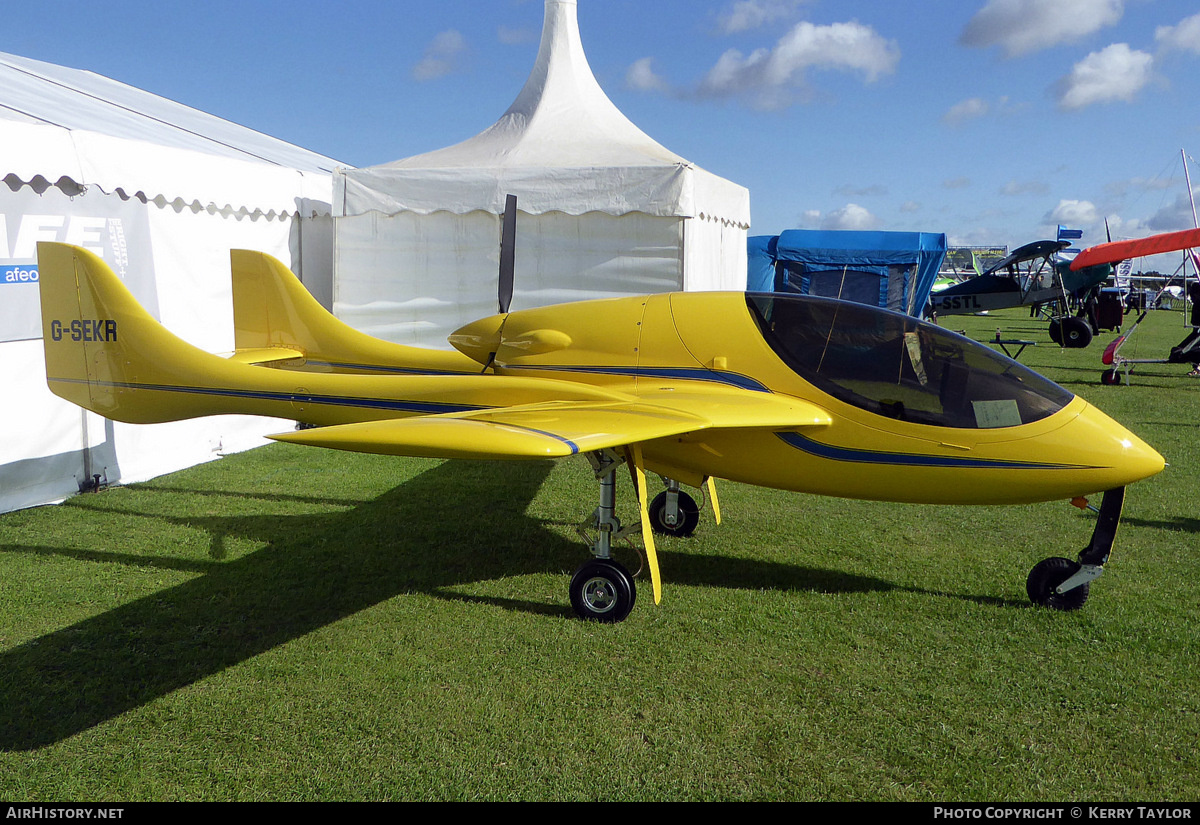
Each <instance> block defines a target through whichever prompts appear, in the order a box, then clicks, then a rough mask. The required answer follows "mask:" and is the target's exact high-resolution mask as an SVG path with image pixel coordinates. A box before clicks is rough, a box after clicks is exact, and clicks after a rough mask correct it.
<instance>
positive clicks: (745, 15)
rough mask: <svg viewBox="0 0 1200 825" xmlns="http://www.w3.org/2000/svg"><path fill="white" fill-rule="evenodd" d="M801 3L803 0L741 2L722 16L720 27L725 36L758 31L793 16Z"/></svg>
mask: <svg viewBox="0 0 1200 825" xmlns="http://www.w3.org/2000/svg"><path fill="white" fill-rule="evenodd" d="M801 2H802V0H739V2H737V3H734V4H733V7H732V8H731V9H730V10H729V11H727V12H725V13H724V14H722V15H721V16H720V21H719V26H720V29H721V32H722V33H724V34H737V33H738V32H744V31H749V30H750V29H757V28H760V27H762V26H766V25H769V24H771V23H777V22H779V21H780V20H785V19H787V18H788V17H790V16H792V14H794V13H795V11H796V8H797V7H798V6H800V4H801Z"/></svg>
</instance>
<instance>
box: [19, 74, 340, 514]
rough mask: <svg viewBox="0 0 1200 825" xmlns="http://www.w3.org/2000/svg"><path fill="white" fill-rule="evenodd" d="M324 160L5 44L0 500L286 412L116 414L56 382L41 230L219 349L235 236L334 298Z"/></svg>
mask: <svg viewBox="0 0 1200 825" xmlns="http://www.w3.org/2000/svg"><path fill="white" fill-rule="evenodd" d="M336 165H337V164H336V162H335V161H332V160H330V159H328V158H324V157H321V156H319V155H315V154H313V153H311V152H307V151H305V150H303V149H299V148H297V147H295V146H292V145H290V144H287V143H284V142H282V141H279V140H275V139H274V138H270V137H267V136H266V135H263V134H260V133H258V132H254V131H252V130H250V129H246V128H243V127H241V126H237V125H235V124H232V123H229V122H227V121H224V120H221V119H219V118H216V117H213V116H211V115H207V114H204V113H203V112H199V111H196V110H194V109H189V108H188V107H186V106H182V105H180V104H177V103H173V102H171V101H168V100H164V99H163V98H160V97H157V96H155V95H152V94H150V93H147V92H144V91H141V90H138V89H134V88H132V87H129V86H126V85H123V84H121V83H117V82H115V81H113V80H109V79H108V78H104V77H101V76H99V75H96V74H93V73H91V72H86V71H80V70H76V69H69V68H64V67H61V66H55V65H51V64H47V63H43V62H39V61H34V60H28V59H25V58H21V57H15V56H12V55H6V54H0V167H2V168H0V180H2V182H3V185H0V386H2V387H4V391H5V396H6V401H5V403H4V404H3V405H2V406H0V432H3V436H0V512H2V511H7V510H13V509H16V508H19V507H25V506H30V505H34V504H40V503H45V502H48V501H53V500H57V499H61V498H63V497H65V496H67V495H69V494H72V493H75V492H77V491H78V490H79V489H80V488H81V486H83V485H86V484H87V482H88V481H90V480H92V479H93V478H94V477H96V476H99V478H100V481H101V483H104V482H108V483H115V482H118V481H126V482H128V481H136V480H140V479H146V478H150V477H153V476H155V475H159V474H161V473H164V472H170V471H173V470H176V469H180V468H182V467H186V466H190V465H192V464H195V463H198V462H200V461H205V460H208V459H211V458H215V457H216V456H218V455H219V454H221V453H224V452H230V451H234V450H238V449H245V448H247V447H250V446H254V445H256V444H259V443H262V440H261V436H262V435H263V434H265V433H268V432H274V431H278V430H280V429H281V428H283V427H286V426H287V425H286V424H285V423H281V422H278V421H266V420H264V419H254V418H249V417H240V416H219V417H214V418H207V419H198V420H195V421H182V422H177V423H171V424H157V425H149V426H128V425H123V424H119V423H114V422H111V421H107V420H105V419H103V418H101V417H99V416H96V415H94V414H92V413H86V412H84V411H82V410H80V409H79V408H78V407H76V406H74V405H73V404H70V403H68V402H66V401H62V400H61V399H59V398H57V397H56V396H54V395H52V394H51V393H50V391H49V390H48V389H47V387H46V378H45V367H44V360H43V352H42V342H41V317H40V309H39V302H38V285H37V282H36V281H37V255H36V244H37V242H38V241H43V240H49V241H64V242H68V243H75V244H79V245H81V246H85V247H88V248H90V249H92V250H93V251H94V252H96V253H98V254H100V255H101V257H103V258H104V259H105V260H106V261H107V262H108V263H109V264H110V265H111V266H112V267H113V268H114V270H115V271H116V272H117V273H118V274H119V275H120V276H121V277H122V278H123V279H124V280H125V283H126V284H127V285H128V286H129V287H130V288H131V289H132V290H133V292H134V294H135V295H137V297H138V299H139V300H140V301H142V303H143V304H145V305H146V307H147V308H148V309H149V310H150V311H151V312H152V313H154V314H155V315H156V316H157V317H158V318H159V319H160V320H161V321H162V322H163V323H164V324H165V325H166V326H167V327H168V328H169V329H171V330H172V331H173V332H175V333H176V334H177V335H179V336H180V337H182V338H184V339H185V340H187V341H189V342H190V343H192V344H195V345H196V346H199V347H201V348H203V349H207V350H210V351H214V352H220V351H227V350H231V349H233V318H232V309H231V301H232V296H231V286H230V279H229V250H230V249H231V248H238V247H245V248H252V249H258V250H261V251H264V252H267V253H270V254H272V255H275V256H276V257H278V258H280V259H281V260H283V261H285V262H287V263H288V264H289V265H290V266H291V267H292V269H293V270H294V271H295V272H297V274H299V275H300V276H301V277H302V278H303V279H304V280H305V281H306V283H308V284H309V287H310V289H312V290H313V292H314V294H316V295H317V296H318V298H321V297H324V298H325V300H326V302H327V303H328V302H329V300H330V293H331V290H332V218H331V216H330V199H331V193H332V182H331V172H332V170H333V169H334V168H335V166H336ZM322 291H323V292H324V295H322Z"/></svg>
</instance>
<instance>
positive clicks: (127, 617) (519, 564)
mask: <svg viewBox="0 0 1200 825" xmlns="http://www.w3.org/2000/svg"><path fill="white" fill-rule="evenodd" d="M551 466H552V465H551V464H550V463H549V462H531V463H505V464H503V465H497V464H494V463H486V464H480V463H476V462H453V461H451V462H445V463H443V464H440V465H438V466H436V467H433V468H431V469H429V470H427V471H425V472H423V473H422V474H420V475H418V476H416V477H415V478H413V479H411V480H409V481H406V482H405V483H403V484H400V485H399V486H397V487H395V488H393V489H392V490H390V491H388V492H387V493H384V494H383V495H381V496H379V497H378V498H376V499H374V500H371V501H368V502H366V503H359V502H332V503H334V504H341V503H345V504H351V503H353V504H355V505H356V506H354V507H353V509H350V510H348V511H343V512H337V513H321V514H309V515H294V514H293V515H280V516H272V515H270V514H269V513H262V512H257V513H254V514H248V515H240V516H211V517H205V516H202V515H194V516H189V517H186V518H184V517H177V518H176V517H163V516H160V515H155V514H139V513H137V512H136V511H130V510H128V509H118V510H114V512H119V513H123V514H125V515H134V516H137V515H145V517H147V518H149V519H155V520H160V521H168V522H170V521H172V520H174V521H177V522H178V523H180V524H184V523H186V524H187V525H190V526H192V527H201V528H203V529H205V530H207V531H208V532H209V534H210V536H211V542H212V549H211V551H210V557H211V558H212V559H213V561H198V560H181V559H169V558H165V559H152V558H147V557H145V556H139V555H133V554H121V553H119V552H116V553H110V552H106V551H104V550H103V549H102V548H101V549H70V548H56V547H30V546H14V545H0V552H7V553H40V554H46V555H50V554H53V555H58V556H65V557H68V558H75V559H79V560H82V561H98V562H104V563H108V564H111V563H114V562H116V563H121V564H129V565H133V566H139V567H159V568H161V569H168V570H176V571H183V572H194V573H202V574H203V575H199V576H197V577H196V578H193V579H191V580H189V581H187V582H184V583H183V584H180V585H177V586H175V587H171V588H168V589H166V590H161V591H158V592H155V593H153V594H151V595H148V596H145V597H143V598H140V599H138V600H136V601H133V602H130V603H128V604H125V605H122V606H120V607H117V608H115V609H112V610H109V611H107V612H105V613H103V614H101V615H99V616H95V617H93V618H90V619H86V620H84V621H81V622H78V623H76V624H74V625H72V626H70V627H65V628H62V629H61V630H58V631H55V632H53V633H49V634H47V635H45V636H42V637H40V638H37V639H33V640H31V641H29V642H26V643H25V644H22V645H19V646H18V647H15V648H13V649H11V650H8V651H5V652H4V653H2V654H0V674H2V675H0V749H2V750H5V751H23V750H33V749H36V748H40V747H44V746H46V745H49V744H52V743H55V742H58V741H61V740H63V739H65V738H67V737H69V736H72V735H74V734H77V733H80V732H82V731H84V730H87V729H89V728H91V727H94V726H96V725H98V724H101V723H103V722H105V721H108V720H110V719H113V718H116V717H118V716H120V715H122V714H124V713H126V712H128V711H130V710H133V709H135V708H138V707H141V706H142V705H145V704H147V703H149V702H151V701H153V700H154V699H157V698H159V697H162V696H165V695H167V694H169V693H171V692H173V691H175V690H177V689H179V688H181V687H185V686H187V685H189V684H192V683H194V682H197V681H199V680H201V679H204V678H205V677H207V676H210V675H212V674H215V673H218V672H220V671H221V670H223V669H225V668H228V667H230V666H233V665H236V664H238V663H239V662H242V661H245V660H247V659H249V658H251V657H253V656H255V655H258V654H260V653H263V652H265V651H267V650H270V649H272V648H275V647H277V646H279V645H282V644H286V643H287V642H289V641H291V640H293V639H297V638H300V637H301V636H304V635H305V634H307V633H310V632H312V631H313V630H316V629H319V628H321V627H324V626H326V625H329V624H332V623H334V622H336V621H338V620H340V619H343V618H345V617H348V616H351V615H353V614H355V613H357V612H359V611H361V610H363V609H365V608H369V607H372V606H374V605H377V604H379V603H381V602H384V601H386V600H387V599H390V598H392V597H394V596H396V595H399V594H402V593H412V592H416V593H425V594H428V595H432V596H434V597H437V598H446V599H455V600H462V601H473V602H485V603H491V604H495V605H498V606H500V607H502V608H504V609H510V610H520V611H527V612H530V613H541V614H546V615H551V616H561V617H562V618H567V617H569V616H571V615H572V614H571V611H570V609H569V608H568V607H567V606H566V605H563V606H559V605H556V604H547V603H536V602H529V601H522V600H514V599H488V598H479V597H475V596H467V595H462V594H459V593H456V592H454V591H453V588H454V587H455V586H458V585H462V584H464V583H470V582H477V581H486V580H489V579H496V578H502V577H506V576H513V575H521V574H526V573H535V572H536V573H545V572H554V571H557V570H560V569H561V570H567V569H569V567H570V559H572V558H573V557H574V556H576V555H577V554H578V545H577V542H576V541H574V540H573V539H571V538H568V537H564V536H562V535H561V534H559V533H556V532H553V531H552V530H550V529H547V525H546V523H545V522H542V521H539V520H538V519H535V518H532V517H529V516H520V515H518V516H513V517H511V518H510V520H509V521H508V523H507V524H506V529H505V530H503V531H500V530H496V529H495V527H496V525H495V518H494V513H495V512H496V511H497V510H498V509H501V508H502V509H503V511H504V512H507V513H523V512H524V511H525V509H526V508H527V506H528V504H529V502H530V501H531V500H532V499H533V497H534V496H535V495H536V494H537V491H538V489H539V488H540V487H541V485H542V482H543V481H544V480H545V478H546V476H547V474H548V473H549V472H550V468H551ZM498 467H500V468H501V470H500V471H502V472H503V473H504V483H503V484H500V483H497V480H496V472H497V468H498ZM181 492H189V493H193V492H196V491H190V490H189V491H181ZM211 494H212V495H218V496H235V495H243V496H244V497H245V498H249V499H254V498H262V499H265V500H267V501H273V500H280V501H291V500H295V498H296V497H292V496H286V495H285V496H270V495H269V496H257V495H255V494H253V493H247V494H236V493H228V492H217V491H213V492H212V493H211ZM100 500H101V501H102V497H101V499H100ZM304 500H305V501H313V502H319V501H323V500H322V499H317V498H308V497H305V498H304ZM93 501H95V500H94V499H90V498H89V501H88V502H87V503H86V505H84V506H91V507H97V505H98V502H97V503H93ZM464 502H466V503H467V504H466V505H464ZM235 538H236V539H240V540H245V539H249V540H251V541H254V542H260V543H263V544H265V545H266V546H265V547H264V548H263V549H261V550H257V551H255V552H251V553H249V554H247V555H245V556H243V557H241V558H237V559H234V560H232V561H221V560H220V559H221V558H222V557H223V555H224V545H225V544H226V543H227V542H228V541H230V540H231V539H235ZM346 548H353V549H352V550H347V549H346ZM664 561H666V563H667V566H668V568H669V569H670V570H671V579H672V580H673V581H676V582H680V583H684V584H693V585H700V586H705V585H711V586H714V587H746V588H754V589H759V588H764V587H767V588H771V589H779V590H817V591H821V592H867V591H883V590H891V589H894V587H893V586H892V585H890V584H888V583H887V582H884V581H881V580H878V579H873V578H869V577H862V576H855V575H852V574H845V573H839V572H836V571H829V570H818V569H813V568H806V567H802V566H793V565H781V564H776V563H770V562H756V561H751V560H737V559H729V558H719V557H718V558H715V557H711V556H709V557H703V558H702V557H698V556H695V555H692V554H686V553H668V554H664ZM264 582H270V585H269V586H264V585H263V583H264Z"/></svg>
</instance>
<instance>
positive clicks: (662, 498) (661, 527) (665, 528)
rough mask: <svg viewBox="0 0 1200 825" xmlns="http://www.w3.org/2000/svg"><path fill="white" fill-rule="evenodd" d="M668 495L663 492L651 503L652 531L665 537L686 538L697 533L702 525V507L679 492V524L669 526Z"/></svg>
mask: <svg viewBox="0 0 1200 825" xmlns="http://www.w3.org/2000/svg"><path fill="white" fill-rule="evenodd" d="M666 512H667V494H666V492H665V491H664V492H661V493H659V494H658V495H656V496H655V497H654V500H653V501H651V502H650V508H649V514H650V529H651V530H653V531H654V532H656V533H659V534H661V535H664V536H678V537H681V538H683V537H686V536H690V535H691V534H692V533H694V532H696V527H697V525H699V524H700V505H698V504H696V500H695V499H694V498H692V497H691V496H689V495H688V494H687V493H685V492H683V491H682V490H680V491H679V523H678V524H675V525H670V524H667V520H666Z"/></svg>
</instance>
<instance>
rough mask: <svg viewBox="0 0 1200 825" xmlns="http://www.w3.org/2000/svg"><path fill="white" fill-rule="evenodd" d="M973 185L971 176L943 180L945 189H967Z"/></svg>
mask: <svg viewBox="0 0 1200 825" xmlns="http://www.w3.org/2000/svg"><path fill="white" fill-rule="evenodd" d="M970 185H971V179H970V178H950V179H949V180H944V181H942V188H943V189H966V188H967V187H968V186H970Z"/></svg>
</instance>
